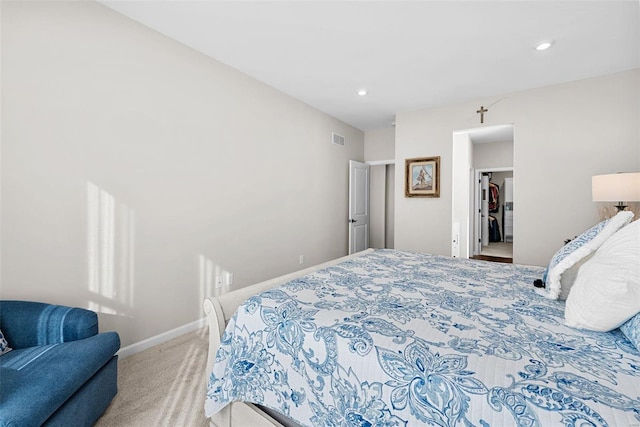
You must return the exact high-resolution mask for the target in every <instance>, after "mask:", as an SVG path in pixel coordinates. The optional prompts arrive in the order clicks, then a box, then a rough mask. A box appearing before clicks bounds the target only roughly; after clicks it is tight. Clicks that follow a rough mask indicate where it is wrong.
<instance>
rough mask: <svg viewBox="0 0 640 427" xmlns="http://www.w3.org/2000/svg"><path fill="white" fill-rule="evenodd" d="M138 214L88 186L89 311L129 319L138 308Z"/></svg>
mask: <svg viewBox="0 0 640 427" xmlns="http://www.w3.org/2000/svg"><path fill="white" fill-rule="evenodd" d="M134 232H135V213H134V211H133V210H132V209H130V208H129V207H127V206H126V205H125V204H123V203H119V202H117V201H116V200H115V198H114V197H113V196H112V195H111V194H109V193H107V192H106V191H104V190H103V189H101V188H100V187H98V186H97V185H95V184H94V183H92V182H87V255H88V256H87V263H88V266H87V267H88V268H87V274H88V277H87V281H88V289H89V292H90V294H91V296H90V300H89V303H88V308H89V309H90V310H93V311H97V312H100V313H106V314H113V315H125V314H126V311H127V309H128V308H131V307H133V304H134V299H133V298H134V293H133V290H134Z"/></svg>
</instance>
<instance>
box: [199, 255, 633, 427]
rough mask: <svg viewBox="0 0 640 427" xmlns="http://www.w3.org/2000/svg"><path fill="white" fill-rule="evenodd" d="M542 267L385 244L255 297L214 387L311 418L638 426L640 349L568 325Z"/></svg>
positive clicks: (331, 422)
mask: <svg viewBox="0 0 640 427" xmlns="http://www.w3.org/2000/svg"><path fill="white" fill-rule="evenodd" d="M542 273H543V269H542V268H540V267H530V266H521V265H512V264H497V263H490V262H481V261H472V260H461V259H452V258H447V257H441V256H433V255H425V254H416V253H408V252H400V251H393V250H379V251H375V252H373V253H371V254H368V255H365V256H362V257H359V258H355V259H352V260H349V261H346V262H344V263H342V264H339V265H337V266H334V267H329V268H326V269H324V270H320V271H318V272H316V273H313V274H311V275H308V276H305V277H303V278H300V279H296V280H293V281H291V282H288V283H286V284H284V285H282V286H281V287H279V288H275V289H272V290H269V291H266V292H263V293H261V294H259V295H256V296H254V297H252V298H250V299H249V300H248V301H246V302H245V303H244V304H243V305H242V306H240V308H239V309H238V311H237V312H236V314H235V315H234V317H233V318H232V319H231V321H230V322H229V324H228V327H227V329H226V332H225V334H224V336H223V340H222V341H223V342H222V344H221V347H220V349H219V350H218V353H217V358H216V363H215V366H214V368H213V372H212V373H211V376H210V379H209V384H208V388H207V398H206V404H205V409H206V413H207V416H211V415H212V414H214V413H215V412H217V411H219V410H220V409H221V408H223V407H224V406H225V405H227V404H228V403H229V402H232V401H247V402H253V403H257V404H260V405H262V406H266V407H269V408H271V409H274V410H276V411H278V412H281V413H283V414H286V415H287V416H289V417H290V418H292V419H294V420H295V421H296V422H298V423H300V424H302V425H308V426H352V425H357V426H385V427H388V426H416V425H425V424H426V425H436V426H470V425H474V426H508V425H513V426H558V425H565V426H574V425H576V426H577V425H580V426H583V425H594V426H632V425H636V426H638V425H640V353H639V352H638V351H637V350H636V349H635V348H633V347H632V346H631V344H630V343H629V342H628V341H627V340H626V338H625V337H624V336H623V335H622V334H621V333H619V331H617V330H616V331H613V332H611V333H591V332H585V331H580V330H575V329H571V328H569V327H566V326H564V325H563V310H564V303H563V302H560V301H552V300H548V299H545V298H544V297H542V296H540V295H538V294H537V293H536V292H535V291H534V288H533V286H532V283H533V281H534V279H536V278H540V277H541V275H542Z"/></svg>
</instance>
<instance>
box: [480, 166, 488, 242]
mask: <svg viewBox="0 0 640 427" xmlns="http://www.w3.org/2000/svg"><path fill="white" fill-rule="evenodd" d="M481 185H482V202H481V209H480V210H481V215H482V246H487V245H488V244H489V176H488V175H482V184H481Z"/></svg>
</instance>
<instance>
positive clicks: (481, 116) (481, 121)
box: [476, 105, 489, 123]
mask: <svg viewBox="0 0 640 427" xmlns="http://www.w3.org/2000/svg"><path fill="white" fill-rule="evenodd" d="M487 111H489V109H487V108H484V106H483V105H481V106H480V109H479V110H478V111H476V113H480V123H484V113H486V112H487Z"/></svg>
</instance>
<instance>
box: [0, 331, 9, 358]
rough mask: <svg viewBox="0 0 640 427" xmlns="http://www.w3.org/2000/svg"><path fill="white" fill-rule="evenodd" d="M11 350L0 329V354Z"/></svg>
mask: <svg viewBox="0 0 640 427" xmlns="http://www.w3.org/2000/svg"><path fill="white" fill-rule="evenodd" d="M11 350H12V348H11V347H9V343H8V342H7V340H6V339H5V338H4V334H3V333H2V331H0V356H2V355H3V354H5V353H9V352H10V351H11Z"/></svg>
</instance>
